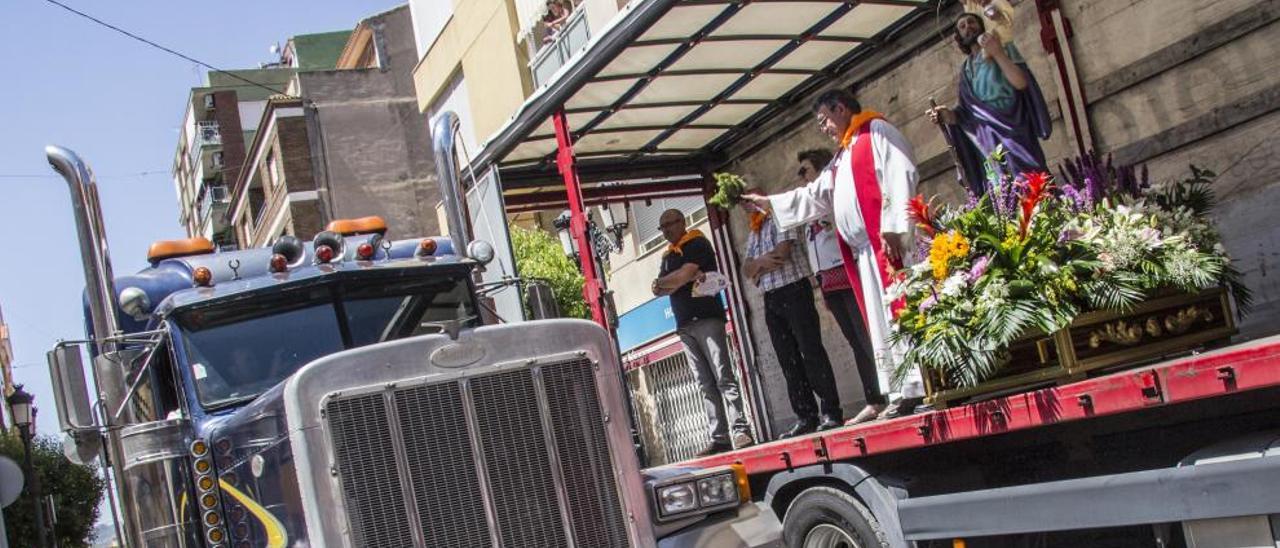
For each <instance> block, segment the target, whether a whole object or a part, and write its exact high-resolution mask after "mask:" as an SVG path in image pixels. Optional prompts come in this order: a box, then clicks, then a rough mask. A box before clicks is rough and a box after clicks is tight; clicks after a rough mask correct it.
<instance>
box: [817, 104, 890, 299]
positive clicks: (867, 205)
mask: <svg viewBox="0 0 1280 548" xmlns="http://www.w3.org/2000/svg"><path fill="white" fill-rule="evenodd" d="M871 122H872V120H868V121H867V122H866V123H864V124H862V127H860V128H858V138H857V139H855V140H854V141H853V146H852V147H851V149H850V150H849V154H850V157H849V164H850V168H851V169H852V170H853V187H854V190H855V191H856V193H857V194H856V198H855V199H856V200H857V201H858V211H859V212H860V213H861V214H862V223H863V226H865V227H866V230H867V239H868V240H869V241H870V243H871V250H872V251H873V252H874V253H875V257H876V266H877V267H878V269H879V271H880V283H881V287H880V290H881V291H883V290H884V289H887V288H888V287H889V285H891V284H892V283H893V275H892V273H893V272H894V271H895V270H897V269H899V268H901V267H902V265H901V264H894V263H891V262H890V261H889V258H888V257H887V256H886V255H885V253H884V241H883V239H882V238H881V237H880V215H881V212H882V211H883V206H884V195H883V194H882V193H881V191H880V179H879V178H878V177H876V158H875V154H873V153H872V150H871ZM834 164H835V165H834V166H833V167H832V169H838V168H839V163H838V162H835V163H834ZM833 175H834V174H833ZM832 180H833V181H834V180H835V179H834V178H833V179H832ZM837 242H838V243H839V244H840V255H841V256H843V257H844V273H845V275H846V276H848V277H849V284H850V285H852V286H853V295H854V297H856V298H857V300H858V309H859V312H861V313H862V321H863V322H864V324H865V322H866V321H867V304H866V298H865V297H864V296H863V294H862V291H863V289H862V280H861V279H860V276H859V275H858V262H857V261H858V259H857V257H855V256H854V254H853V249H851V248H850V247H849V244H848V243H847V242H845V241H844V238H838V239H837ZM904 306H906V301H905V300H904V299H898V300H896V301H894V302H893V304H892V305H891V306H890V308H891V311H892V312H893V313H894V315H896V314H897V312H898V310H900V309H902V308H903V307H904Z"/></svg>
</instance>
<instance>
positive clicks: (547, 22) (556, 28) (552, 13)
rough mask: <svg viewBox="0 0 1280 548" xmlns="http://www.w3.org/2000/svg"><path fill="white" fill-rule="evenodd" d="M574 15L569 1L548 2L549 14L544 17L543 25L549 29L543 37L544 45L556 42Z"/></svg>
mask: <svg viewBox="0 0 1280 548" xmlns="http://www.w3.org/2000/svg"><path fill="white" fill-rule="evenodd" d="M572 14H573V4H570V3H569V2H568V0H547V14H546V15H543V16H542V24H543V25H544V26H545V27H546V28H547V34H546V36H543V37H542V43H543V44H550V43H551V42H554V41H555V39H556V36H559V34H560V30H561V29H563V28H564V24H565V22H566V21H568V20H569V16H570V15H572Z"/></svg>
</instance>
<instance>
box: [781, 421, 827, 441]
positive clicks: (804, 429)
mask: <svg viewBox="0 0 1280 548" xmlns="http://www.w3.org/2000/svg"><path fill="white" fill-rule="evenodd" d="M817 427H818V421H815V420H807V421H804V420H802V421H799V422H797V423H795V425H794V426H792V427H791V429H789V430H787V431H786V432H783V433H782V434H781V435H780V436H778V437H779V438H794V437H796V436H803V435H805V434H808V433H810V432H813V431H814V429H816V428H817Z"/></svg>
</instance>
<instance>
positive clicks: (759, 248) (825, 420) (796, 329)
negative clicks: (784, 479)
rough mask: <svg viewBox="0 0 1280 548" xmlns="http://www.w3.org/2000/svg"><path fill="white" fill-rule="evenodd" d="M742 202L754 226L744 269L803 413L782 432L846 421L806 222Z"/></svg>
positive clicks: (793, 400)
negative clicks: (813, 278) (783, 220)
mask: <svg viewBox="0 0 1280 548" xmlns="http://www.w3.org/2000/svg"><path fill="white" fill-rule="evenodd" d="M748 192H754V193H758V191H756V190H748ZM741 207H742V210H743V211H744V212H746V214H747V216H748V218H749V219H750V226H751V232H750V233H749V234H748V235H747V260H746V261H745V262H744V263H743V264H742V273H743V275H745V276H746V277H747V279H749V280H752V281H753V282H755V285H756V287H758V288H760V290H761V291H763V292H764V323H765V327H766V328H768V330H769V339H770V341H771V342H772V343H773V351H774V353H776V354H777V355H778V367H780V368H782V377H783V379H785V380H786V383H787V397H788V398H789V399H790V400H791V410H792V411H793V412H794V413H795V414H796V419H797V420H796V423H795V424H794V425H793V426H792V427H791V429H789V430H787V431H786V432H784V433H783V434H782V435H781V437H784V438H789V437H793V436H799V435H801V434H808V433H810V432H813V431H815V430H829V429H832V428H835V427H837V426H840V424H841V423H842V422H843V421H844V418H843V412H842V411H841V410H840V394H839V393H838V392H837V391H836V378H835V375H834V374H833V373H832V372H831V360H830V359H829V358H828V357H827V349H826V348H824V347H823V346H822V325H821V324H820V323H819V321H818V309H817V308H815V307H814V306H813V284H810V283H809V276H810V270H809V261H808V258H807V257H806V256H805V250H804V245H803V244H802V243H801V239H802V236H801V234H802V233H803V228H804V227H797V228H794V229H791V230H786V231H781V230H778V225H777V223H775V222H774V221H773V217H772V216H771V215H769V213H768V212H767V211H763V210H761V209H760V208H758V207H756V206H755V204H753V203H751V202H741ZM814 396H817V400H818V401H817V405H814Z"/></svg>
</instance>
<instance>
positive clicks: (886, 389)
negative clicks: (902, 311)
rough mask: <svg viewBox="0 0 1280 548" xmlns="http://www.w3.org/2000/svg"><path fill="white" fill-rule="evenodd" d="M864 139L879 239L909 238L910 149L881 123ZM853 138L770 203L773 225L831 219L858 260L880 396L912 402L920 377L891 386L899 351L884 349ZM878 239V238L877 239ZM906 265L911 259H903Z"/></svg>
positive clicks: (885, 329)
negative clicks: (811, 176)
mask: <svg viewBox="0 0 1280 548" xmlns="http://www.w3.org/2000/svg"><path fill="white" fill-rule="evenodd" d="M869 123H870V124H871V127H870V128H869V131H868V137H869V138H870V139H871V152H872V156H873V157H874V158H875V163H876V166H875V169H876V179H877V180H878V181H879V182H880V191H881V194H882V196H883V209H882V210H881V212H880V232H881V233H886V234H887V233H907V234H910V233H913V232H914V228H913V226H914V223H912V222H911V219H910V218H909V217H908V215H907V202H908V201H910V199H911V197H912V196H914V195H915V191H916V183H917V182H918V180H919V176H918V175H917V173H916V164H915V160H914V152H913V151H912V149H911V143H909V142H907V139H906V138H905V137H903V136H902V133H900V132H899V131H898V129H897V128H895V127H893V126H892V125H890V124H889V123H888V122H885V121H884V120H879V119H876V120H872V121H871V122H869ZM856 143H857V138H855V139H854V140H853V142H852V143H849V147H847V148H845V149H842V150H840V151H838V152H837V153H836V157H835V159H833V160H832V161H831V164H830V165H828V166H827V167H826V169H823V170H822V174H821V175H820V176H819V177H818V178H817V179H815V180H814V181H813V182H811V183H809V184H808V185H806V186H803V187H800V188H797V189H795V190H792V191H790V192H785V193H782V194H775V195H773V196H770V197H769V202H770V205H771V206H772V207H773V213H774V219H775V221H776V222H777V223H778V229H779V230H787V229H790V228H793V227H796V226H799V225H803V224H805V223H809V222H813V221H815V220H818V219H821V218H823V217H826V216H827V215H832V216H833V217H834V220H835V224H836V230H837V231H838V232H839V233H840V237H841V238H842V239H843V240H844V241H845V243H846V244H848V245H849V247H850V248H851V249H852V250H853V253H854V256H855V257H857V259H858V265H857V268H858V278H859V279H857V280H851V281H852V282H853V283H856V284H859V286H860V287H861V288H862V291H861V293H862V296H863V299H864V301H865V305H864V308H865V309H866V310H864V311H863V312H864V317H865V318H866V322H867V333H868V334H869V335H870V336H871V346H872V349H873V350H874V352H875V357H876V370H877V372H878V377H879V381H880V382H879V384H880V393H881V394H884V395H886V396H888V397H889V399H890V401H894V400H896V399H897V398H900V397H907V398H915V397H921V396H923V395H924V384H923V383H922V382H921V379H920V372H919V371H912V372H911V373H910V374H909V375H907V376H906V377H905V378H904V379H903V381H902V383H901V385H898V384H897V383H893V382H892V379H893V372H894V370H895V368H896V367H897V364H898V363H899V362H900V361H901V356H902V349H901V348H894V347H892V346H891V345H890V344H889V343H888V337H889V333H890V327H889V320H890V318H892V315H891V314H892V313H891V312H890V310H889V306H890V304H891V303H890V301H889V300H888V299H887V298H886V297H885V294H884V287H885V284H884V283H883V281H882V280H881V277H880V269H879V266H878V265H877V263H876V256H875V251H874V250H873V249H872V247H871V239H870V236H869V235H868V234H867V229H866V226H865V225H864V223H863V220H862V212H861V210H860V209H859V208H858V196H857V192H856V190H855V187H854V184H853V168H852V165H851V163H852V154H851V151H852V150H853V147H854V145H855V144H856ZM875 237H876V238H879V237H880V235H879V234H877V235H875ZM905 255H908V256H904V257H902V260H903V261H904V262H906V261H910V260H911V259H912V257H910V255H911V253H910V252H908V253H905Z"/></svg>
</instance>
